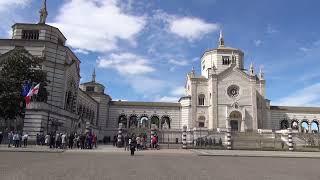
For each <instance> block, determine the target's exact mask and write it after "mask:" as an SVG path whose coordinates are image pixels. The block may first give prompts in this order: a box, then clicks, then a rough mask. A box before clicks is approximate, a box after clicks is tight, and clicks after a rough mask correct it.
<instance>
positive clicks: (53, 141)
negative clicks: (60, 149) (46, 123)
mask: <svg viewBox="0 0 320 180" xmlns="http://www.w3.org/2000/svg"><path fill="white" fill-rule="evenodd" d="M49 144H50V148H55V144H56V142H55V133H53V132H51V135H50V141H49Z"/></svg>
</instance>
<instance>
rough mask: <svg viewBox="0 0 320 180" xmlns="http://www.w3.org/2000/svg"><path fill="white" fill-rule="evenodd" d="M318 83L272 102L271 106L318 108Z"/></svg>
mask: <svg viewBox="0 0 320 180" xmlns="http://www.w3.org/2000/svg"><path fill="white" fill-rule="evenodd" d="M319 92H320V83H316V84H313V85H311V86H308V87H306V88H303V89H300V90H298V91H296V92H294V93H292V94H291V95H289V96H287V97H284V98H281V99H279V100H278V101H275V102H272V104H273V105H282V106H319V105H320V94H319Z"/></svg>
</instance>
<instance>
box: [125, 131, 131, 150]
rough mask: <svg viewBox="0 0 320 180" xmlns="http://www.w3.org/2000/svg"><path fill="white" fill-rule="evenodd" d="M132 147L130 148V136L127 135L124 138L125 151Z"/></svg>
mask: <svg viewBox="0 0 320 180" xmlns="http://www.w3.org/2000/svg"><path fill="white" fill-rule="evenodd" d="M129 149H130V147H129V136H128V134H126V136H125V137H124V150H125V151H129Z"/></svg>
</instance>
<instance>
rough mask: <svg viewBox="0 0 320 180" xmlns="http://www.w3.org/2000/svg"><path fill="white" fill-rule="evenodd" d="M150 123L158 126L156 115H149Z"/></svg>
mask: <svg viewBox="0 0 320 180" xmlns="http://www.w3.org/2000/svg"><path fill="white" fill-rule="evenodd" d="M151 124H155V125H156V126H157V128H159V127H160V119H159V117H158V116H157V115H153V116H152V117H151Z"/></svg>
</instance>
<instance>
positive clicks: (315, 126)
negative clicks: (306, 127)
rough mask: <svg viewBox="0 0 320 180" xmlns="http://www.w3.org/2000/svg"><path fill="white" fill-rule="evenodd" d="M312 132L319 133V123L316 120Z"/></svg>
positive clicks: (312, 124)
mask: <svg viewBox="0 0 320 180" xmlns="http://www.w3.org/2000/svg"><path fill="white" fill-rule="evenodd" d="M311 132H312V133H319V122H318V121H317V120H316V119H315V120H313V121H312V122H311Z"/></svg>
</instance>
